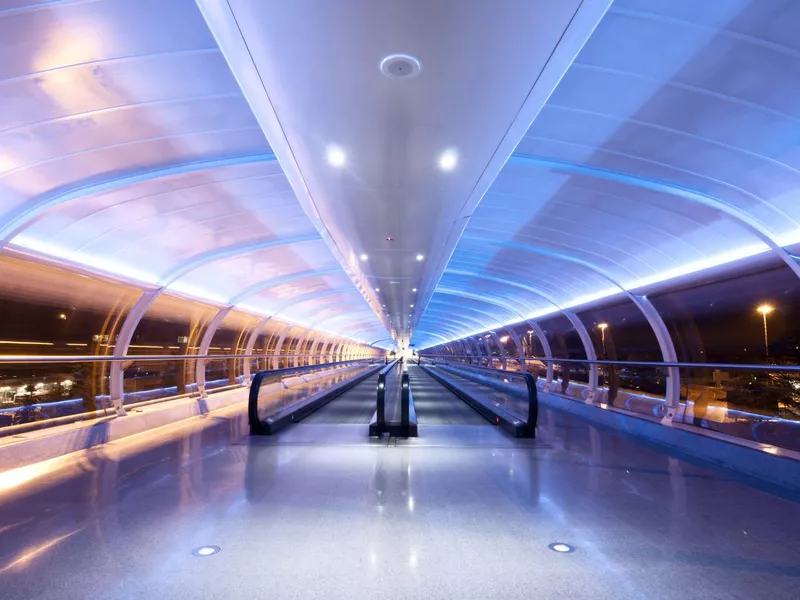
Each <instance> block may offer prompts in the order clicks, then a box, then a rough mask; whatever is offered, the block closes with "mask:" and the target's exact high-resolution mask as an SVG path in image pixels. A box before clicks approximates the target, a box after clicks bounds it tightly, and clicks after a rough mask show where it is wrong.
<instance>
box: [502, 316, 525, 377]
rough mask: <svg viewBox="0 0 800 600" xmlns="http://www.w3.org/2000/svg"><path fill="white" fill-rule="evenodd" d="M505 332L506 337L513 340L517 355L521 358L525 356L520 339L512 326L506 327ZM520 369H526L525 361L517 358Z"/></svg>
mask: <svg viewBox="0 0 800 600" xmlns="http://www.w3.org/2000/svg"><path fill="white" fill-rule="evenodd" d="M506 332H508V337H510V338H511V341H512V342H514V347H516V349H517V357H518V358H520V359H522V358H525V348H524V347H523V346H522V341H521V340H520V339H519V336H518V335H517V332H516V331H514V328H513V327H507V328H506ZM517 362H518V363H519V368H520V371H527V369H526V368H525V361H523V360H518V361H517Z"/></svg>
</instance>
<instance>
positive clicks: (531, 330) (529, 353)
mask: <svg viewBox="0 0 800 600" xmlns="http://www.w3.org/2000/svg"><path fill="white" fill-rule="evenodd" d="M532 333H533V329H528V356H533V350H532V348H531V343H532V341H531V334H532Z"/></svg>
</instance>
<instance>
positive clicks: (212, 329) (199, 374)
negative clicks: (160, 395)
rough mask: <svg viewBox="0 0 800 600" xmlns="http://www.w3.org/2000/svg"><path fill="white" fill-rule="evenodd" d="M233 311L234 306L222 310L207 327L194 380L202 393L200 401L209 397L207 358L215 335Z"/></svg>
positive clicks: (199, 351)
mask: <svg viewBox="0 0 800 600" xmlns="http://www.w3.org/2000/svg"><path fill="white" fill-rule="evenodd" d="M231 310H233V307H232V306H227V307H225V308H221V309H220V310H219V311H218V312H217V314H216V315H214V318H213V319H211V322H210V323H209V324H208V327H206V330H205V332H204V333H203V338H202V339H201V340H200V347H199V348H198V349H197V356H198V357H199V358H198V359H197V362H196V363H195V373H194V379H195V381H196V382H197V391H198V392H199V393H200V399H201V400H203V399H205V397H206V396H207V395H208V394H206V356H208V349H209V348H210V347H211V340H212V339H214V334H215V333H216V332H217V329H219V326H220V324H221V323H222V321H223V319H225V317H227V316H228V313H229V312H231Z"/></svg>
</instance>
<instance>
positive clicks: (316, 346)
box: [308, 335, 325, 365]
mask: <svg viewBox="0 0 800 600" xmlns="http://www.w3.org/2000/svg"><path fill="white" fill-rule="evenodd" d="M324 339H325V338H324V337H323V336H321V335H319V336H317V337H315V338H314V341H313V342H311V346H309V348H308V364H309V365H310V364H319V363H320V362H321V361H320V360H319V358H318V357H317V356H316V355H315V352H317V350H318V349H319V347H320V342H322V341H323V340H324ZM313 360H316V363H312V362H311V361H313Z"/></svg>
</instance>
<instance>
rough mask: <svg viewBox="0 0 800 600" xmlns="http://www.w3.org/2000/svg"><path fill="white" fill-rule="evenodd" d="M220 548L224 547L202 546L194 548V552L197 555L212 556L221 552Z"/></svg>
mask: <svg viewBox="0 0 800 600" xmlns="http://www.w3.org/2000/svg"><path fill="white" fill-rule="evenodd" d="M220 550H222V548H220V547H219V546H200V547H199V548H195V549H194V550H192V554H194V555H195V556H212V555H214V554H219V551H220Z"/></svg>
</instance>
